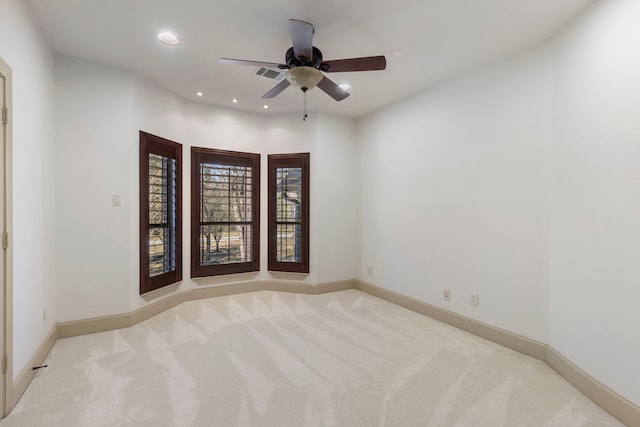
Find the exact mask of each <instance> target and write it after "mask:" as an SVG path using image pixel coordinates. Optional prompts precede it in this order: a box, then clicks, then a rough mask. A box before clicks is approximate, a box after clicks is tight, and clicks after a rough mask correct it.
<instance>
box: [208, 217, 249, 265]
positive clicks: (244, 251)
mask: <svg viewBox="0 0 640 427" xmlns="http://www.w3.org/2000/svg"><path fill="white" fill-rule="evenodd" d="M252 238H253V236H252V227H251V225H248V224H247V225H228V224H216V225H202V226H200V265H201V266H205V265H215V264H233V263H239V262H250V261H252V253H251V249H252V244H251V243H252Z"/></svg>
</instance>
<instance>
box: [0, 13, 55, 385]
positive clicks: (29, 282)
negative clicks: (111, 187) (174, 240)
mask: <svg viewBox="0 0 640 427" xmlns="http://www.w3.org/2000/svg"><path fill="white" fill-rule="evenodd" d="M36 28H37V27H36V26H35V23H34V22H33V20H32V18H31V17H30V15H29V12H28V10H27V9H26V6H25V2H23V1H20V0H4V1H3V2H2V13H0V57H2V58H3V60H4V61H5V62H6V63H8V64H9V66H10V67H11V69H12V76H13V112H12V113H13V114H12V120H13V158H12V162H13V190H12V191H13V326H14V328H13V373H14V378H15V376H17V375H18V374H19V373H20V371H21V370H22V369H23V368H24V367H25V365H26V363H27V362H28V360H29V358H30V357H31V356H32V355H33V353H34V352H35V350H36V348H37V347H38V346H39V345H40V343H41V342H42V340H43V339H44V337H45V336H46V334H47V333H48V332H49V331H50V330H51V328H52V327H53V324H54V321H55V318H56V313H55V302H54V298H55V296H54V237H55V232H54V228H55V227H54V214H53V212H54V184H53V179H52V177H53V175H54V161H55V151H54V141H55V137H54V117H53V113H52V112H53V108H54V84H53V54H52V52H51V51H50V50H49V48H48V47H47V45H46V43H45V41H44V39H43V38H42V37H41V35H40V33H39V32H38V30H37V29H36ZM43 308H46V309H47V320H46V321H44V320H43Z"/></svg>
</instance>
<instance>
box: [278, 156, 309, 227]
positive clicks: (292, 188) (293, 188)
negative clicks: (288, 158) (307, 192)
mask: <svg viewBox="0 0 640 427" xmlns="http://www.w3.org/2000/svg"><path fill="white" fill-rule="evenodd" d="M302 197H303V195H302V168H276V222H298V223H299V222H301V221H302V209H301V207H302Z"/></svg>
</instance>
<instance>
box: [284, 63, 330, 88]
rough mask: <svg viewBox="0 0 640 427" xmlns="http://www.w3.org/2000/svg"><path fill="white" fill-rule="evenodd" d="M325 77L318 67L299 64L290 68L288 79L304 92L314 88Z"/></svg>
mask: <svg viewBox="0 0 640 427" xmlns="http://www.w3.org/2000/svg"><path fill="white" fill-rule="evenodd" d="M323 78H324V76H323V75H322V72H321V71H320V70H318V69H317V68H313V67H307V66H299V67H295V68H292V69H290V70H289V75H288V76H287V79H289V82H291V84H292V85H294V86H297V87H299V88H300V89H302V91H303V92H306V91H307V90H310V89H313V88H314V87H316V86H317V85H318V83H320V81H321V80H322V79H323Z"/></svg>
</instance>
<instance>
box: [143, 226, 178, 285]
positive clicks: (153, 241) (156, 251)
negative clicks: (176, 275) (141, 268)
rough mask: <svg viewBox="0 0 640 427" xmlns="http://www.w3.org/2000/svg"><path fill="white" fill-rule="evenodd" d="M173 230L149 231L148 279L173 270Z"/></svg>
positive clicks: (155, 229)
mask: <svg viewBox="0 0 640 427" xmlns="http://www.w3.org/2000/svg"><path fill="white" fill-rule="evenodd" d="M171 242H175V229H174V230H169V228H167V227H162V228H159V227H154V228H151V229H149V277H154V276H158V275H160V274H163V273H167V272H169V271H173V270H175V259H176V250H175V244H174V245H172V244H171Z"/></svg>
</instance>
